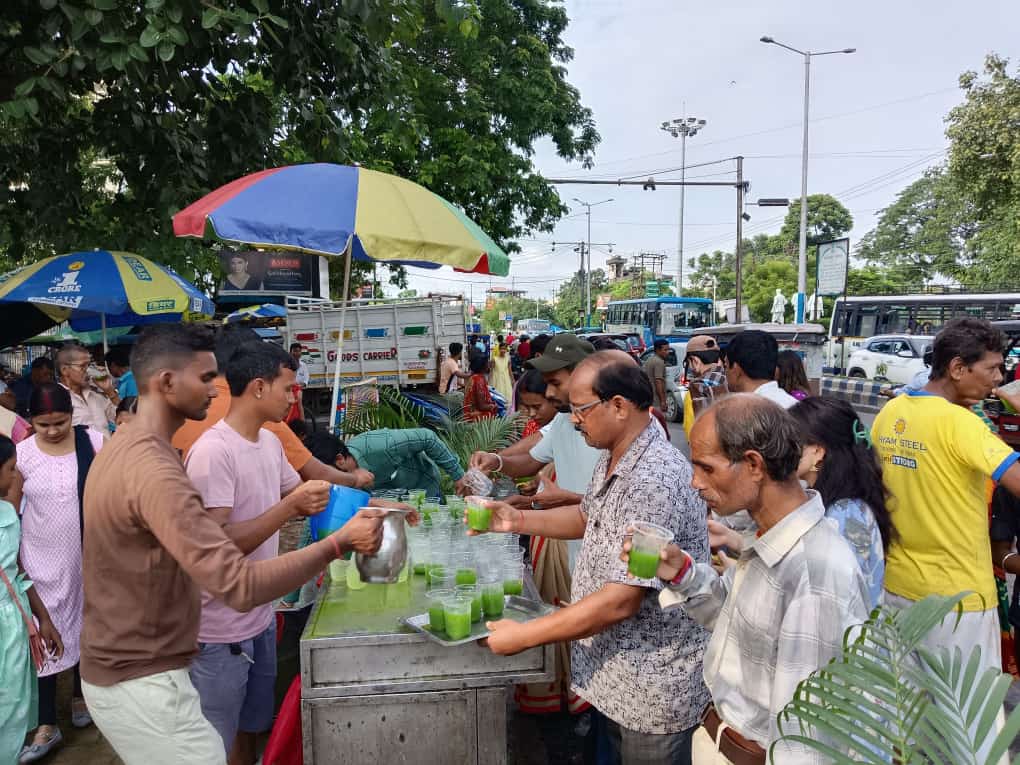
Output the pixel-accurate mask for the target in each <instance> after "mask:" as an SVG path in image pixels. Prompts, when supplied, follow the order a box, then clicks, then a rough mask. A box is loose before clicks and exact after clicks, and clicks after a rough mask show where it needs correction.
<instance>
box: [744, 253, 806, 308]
mask: <svg viewBox="0 0 1020 765" xmlns="http://www.w3.org/2000/svg"><path fill="white" fill-rule="evenodd" d="M777 289H781V290H782V291H783V294H784V295H785V296H786V299H787V301H788V303H792V302H793V301H792V298H793V295H794V294H795V293H796V292H797V267H796V266H795V265H794V264H793V263H790V262H789V261H788V260H770V261H768V262H767V263H762V264H761V265H760V266H758V268H756V269H754V271H751V272H749V273H748V274H747V276H746V277H745V278H744V289H743V293H744V294H743V298H744V303H745V304H746V305H747V310H748V311H750V313H751V319H752V320H753V321H768V320H769V319H770V318H771V316H772V300H773V298H774V297H775V295H776V290H777ZM793 316H794V307H793V305H791V304H788V305H787V306H786V321H793Z"/></svg>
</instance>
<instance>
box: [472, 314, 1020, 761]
mask: <svg viewBox="0 0 1020 765" xmlns="http://www.w3.org/2000/svg"><path fill="white" fill-rule="evenodd" d="M585 346H586V344H584V343H583V341H578V340H576V339H573V338H571V337H570V336H557V337H555V338H554V339H553V342H552V343H551V345H550V347H548V348H547V349H546V352H545V354H543V357H542V359H540V360H538V361H536V362H533V363H532V364H531V365H530V366H532V367H533V368H534V369H536V370H538V371H541V372H542V373H543V376H544V377H545V380H546V383H547V393H546V395H547V397H549V398H550V399H552V400H553V401H554V402H555V403H556V404H557V407H558V409H559V413H558V414H557V415H556V418H554V419H553V420H552V422H551V423H550V424H549V425H547V426H545V428H543V429H542V431H541V432H542V433H543V435H542V437H541V440H540V441H538V443H537V444H536V443H528V441H527V440H525V442H522V444H519V445H515V446H514V447H511V449H508V450H505V451H503V452H501V453H498V454H482V453H480V454H476V455H475V456H474V457H473V458H472V465H473V466H475V467H478V468H480V469H484V470H489V471H496V470H498V471H500V472H503V473H506V474H509V475H523V474H528V473H531V472H532V471H534V470H536V468H538V467H540V465H541V463H543V462H548V461H554V462H555V464H556V472H557V475H558V476H559V475H561V474H562V473H563V469H562V463H561V460H564V459H569V458H568V457H566V455H567V454H570V453H573V454H583V453H584V449H586V448H587V449H590V450H591V452H590V454H591V455H592V456H594V459H593V460H592V461H590V462H589V463H587V465H586V466H585V467H584V468H582V467H581V466H580V465H579V464H577V463H575V464H574V465H573V470H572V473H573V475H572V476H571V479H572V480H574V481H576V482H577V483H576V484H575V485H577V486H578V491H577V492H576V493H574V494H573V495H568V494H560V492H559V490H557V492H556V499H555V501H556V505H555V507H551V508H547V507H545V506H544V503H543V502H542V501H541V500H539V501H538V502H536V503H535V505H534V506H533V509H532V507H529V506H528V505H527V504H526V503H525V502H524V501H521V500H520V499H518V498H514V497H511V498H509V500H507V501H505V502H504V501H490V502H489V503H488V504H489V506H490V507H491V509H492V511H493V518H494V521H493V526H492V529H493V530H494V531H500V532H516V533H520V534H531V535H533V536H534V537H537V538H541V539H559V540H571V541H574V542H575V543H577V542H579V548H578V550H577V555H576V559H575V560H574V561H571V562H570V564H569V568H570V574H571V575H572V582H571V586H570V593H569V598H568V600H566V601H564V602H565V603H569V605H566V606H565V607H563V608H561V609H559V610H557V611H556V612H554V613H553V614H550V615H549V616H545V617H542V618H539V619H536V620H534V621H531V622H527V623H523V624H520V623H516V622H511V621H500V622H496V623H494V624H491V625H490V628H491V630H492V634H491V635H490V636H489V638H488V640H487V642H488V645H489V647H490V649H491V650H492V651H494V652H495V653H499V654H513V653H517V652H519V651H522V650H525V649H527V648H530V647H533V646H537V645H541V644H544V643H550V642H554V643H557V642H558V643H564V644H569V650H570V655H569V665H568V666H567V667H561V672H562V676H561V688H560V692H561V693H562V694H563V697H564V700H566V692H567V691H570V692H573V693H576V694H577V695H579V696H580V697H582V698H583V699H584V700H585V701H586V702H588V704H590V706H591V707H592V709H591V712H590V714H592V715H593V717H594V720H595V725H594V726H593V728H594V731H595V732H594V734H593V735H594V744H595V750H596V758H599V757H602V756H605V757H606V758H607V759H605V760H600V761H608V762H614V761H615V762H623V763H628V764H632V763H653V762H654V763H662V762H670V763H690V762H694V763H698V764H699V765H700V764H701V763H717V762H718V763H729V762H732V763H764V762H765V761H766V757H767V754H766V753H767V752H768V751H769V750H770V748H771V749H772V755H771V756H772V758H773V759H772V761H773V762H776V763H783V765H786V764H787V763H795V764H796V763H823V762H827V761H828V759H827V758H826V757H825V756H824V755H823V754H821V753H819V752H818V751H817V750H814V749H811V748H810V747H807V746H805V745H803V744H802V743H800V742H798V741H797V740H796V738H788V737H783V736H781V735H780V733H779V730H778V727H777V717H778V715H779V712H780V711H781V710H782V709H783V708H784V707H785V706H786V704H788V703H789V702H790V700H791V699H792V698H793V694H794V690H795V688H796V687H797V685H798V683H800V682H801V681H802V680H804V679H805V678H806V677H807V676H808V675H809V674H811V673H812V672H813V671H815V670H818V669H820V668H822V667H824V666H825V665H826V664H827V663H828V662H829V661H830V660H831V659H833V658H834V657H836V656H838V655H839V654H840V653H841V652H842V647H843V640H844V635H845V634H846V633H847V630H849V629H851V628H854V627H856V626H857V625H860V624H861V623H863V622H864V621H865V620H866V619H867V617H868V615H869V613H870V612H871V610H872V609H873V608H874V607H875V606H878V605H882V604H885V605H886V606H890V607H896V608H905V607H908V606H910V605H912V604H913V603H916V602H917V601H919V600H921V599H923V598H924V597H926V596H927V595H930V594H941V595H956V594H957V593H960V592H965V591H970V592H972V593H973V594H972V595H969V596H967V598H965V600H964V601H963V609H964V611H963V615H962V617H961V619H960V623H959V625H958V626H956V622H955V621H954V620H953V619H951V618H950V619H947V620H946V622H945V623H944V624H943V625H942V626H941V627H939V628H938V629H937V630H935V631H934V632H933V633H932V634H930V635H928V636H926V638H925V640H924V643H925V645H927V646H929V647H932V648H937V647H950V648H953V647H959V648H960V649H961V650H963V651H964V653H965V654H969V653H970V650H971V649H972V648H973V646H975V645H980V646H981V647H982V653H981V660H980V661H981V665H982V666H983V667H995V668H999V667H1001V655H1000V647H999V637H1000V633H999V626H998V621H997V616H996V603H997V599H996V593H995V584H994V579H993V554H994V555H995V556H996V558H995V560H994V564H996V565H1000V566H1001V567H1002V568H1004V569H1006V570H1007V571H1017V570H1020V558H1018V557H1017V552H1016V551H1015V549H1014V548H1013V545H1014V544H1015V542H1016V541H1017V535H1018V532H1017V528H1020V525H1018V521H1017V520H1016V519H1014V518H1013V513H1014V512H1015V511H1016V509H1017V505H1018V504H1020V503H1017V502H1016V500H1015V499H1014V498H1015V497H1016V496H1018V495H1020V464H1018V456H1020V455H1018V453H1016V452H1014V451H1012V450H1011V449H1010V448H1009V447H1008V446H1007V445H1006V444H1005V443H1004V442H1002V441H1001V440H999V438H998V437H997V435H996V434H995V433H993V432H992V431H991V430H990V429H989V428H988V427H987V425H986V424H985V423H984V422H983V421H982V420H981V419H980V418H979V417H977V416H975V414H974V412H972V411H971V410H970V407H971V406H974V405H976V404H978V403H979V402H981V401H982V400H984V399H985V398H986V397H987V396H988V395H989V394H991V393H992V392H993V391H996V390H997V386H998V385H999V384H1000V383H1001V382H1002V373H1001V368H1002V365H1003V361H1004V360H1003V350H1004V343H1003V338H1002V337H1001V335H1000V334H999V333H998V332H996V331H995V330H994V329H993V328H992V327H991V325H989V324H988V323H987V322H983V321H979V320H974V319H964V320H958V321H955V322H952V323H951V324H949V325H947V326H946V327H945V328H944V329H943V330H942V332H941V333H940V334H939V335H938V337H937V339H936V340H935V344H934V352H933V363H932V370H931V374H930V379H929V382H928V383H927V384H926V385H925V386H924V387H923V388H922V389H921V390H919V391H913V392H909V391H908V392H906V393H905V394H904V395H903V396H901V397H899V398H897V399H896V400H894V401H891V402H890V403H888V404H886V406H885V408H884V409H883V410H882V412H881V413H880V414H879V416H878V417H877V418H876V420H875V422H874V424H873V426H872V427H871V428H868V427H867V426H866V425H865V423H864V422H863V421H862V420H861V418H860V417H859V416H858V415H857V413H856V412H855V411H854V409H853V408H852V407H851V406H850V405H849V404H846V403H843V402H839V401H832V400H828V399H822V398H817V397H813V396H811V395H810V392H809V390H808V387H809V386H808V385H807V381H806V379H804V377H803V376H802V373H801V374H798V373H797V372H796V370H793V371H791V369H790V368H789V366H786V362H783V361H782V360H781V355H780V353H779V351H778V346H777V343H776V341H775V339H774V338H772V337H771V336H770V335H768V334H766V333H764V332H758V331H754V330H747V331H745V332H742V333H740V334H738V335H737V336H736V337H735V338H734V339H733V340H732V341H731V342H730V343H729V345H728V346H727V347H726V349H725V351H723V349H721V348H719V346H718V345H717V343H716V342H715V340H714V338H711V337H708V336H699V337H696V338H694V339H693V340H692V341H691V343H689V344H688V347H687V358H686V359H685V365H686V367H687V370H688V382H689V385H690V391H691V395H690V396H689V398H690V399H691V400H692V407H694V408H695V416H693V417H690V418H689V420H690V421H691V422H690V423H689V424H690V427H691V430H690V438H689V442H690V453H691V457H690V461H688V460H687V459H686V458H685V457H684V456H683V454H682V453H681V452H680V451H678V450H675V449H672V448H664V447H663V444H664V443H665V439H664V438H663V435H662V432H661V429H660V428H659V427H657V426H656V424H655V423H654V422H651V421H650V420H649V416H648V412H649V410H650V408H651V406H652V404H653V402H654V401H655V398H656V390H655V388H654V387H653V379H654V375H645V374H642V373H641V371H640V370H639V369H638V367H637V366H636V365H635V364H634V362H633V360H632V359H631V358H630V357H629V356H628V355H627V354H624V353H622V352H614V351H602V352H594V349H592V348H591V347H590V346H587V347H585ZM798 361H799V360H798ZM781 383H782V384H781ZM998 393H999V395H1000V396H1001V397H1003V398H1007V400H1011V401H1012V403H1014V404H1015V403H1020V402H1017V401H1016V397H1010V396H1009V394H1007V393H1006V392H1005V391H998ZM798 394H799V395H798ZM557 422H561V423H564V426H563V430H562V432H561V433H560V434H559V435H560V438H562V441H561V440H554V441H552V442H550V444H553V443H554V444H555V445H556V446H557V447H558V448H557V452H556V453H555V454H554V455H552V456H551V457H550V455H549V453H548V452H545V451H543V449H544V448H546V447H547V446H549V445H550V444H546V443H545V437H546V435H553V434H554V433H555V432H556V431H555V430H554V429H555V428H556V425H557ZM529 447H530V449H529V451H528V452H527V453H523V449H524V448H529ZM571 450H572V452H571ZM582 469H583V470H585V471H586V474H587V475H586V477H587V480H585V477H582V476H581V475H579V474H578V473H579V471H580V470H582ZM589 470H590V472H587V471H589ZM990 482H994V483H996V484H998V489H997V490H996V493H995V508H996V519H997V524H996V528H995V530H994V532H993V535H992V536H990V534H989V525H988V514H987V513H988V495H987V486H988V484H989V483H990ZM585 484H586V485H585ZM582 485H583V488H581V486H582ZM540 494H541V493H540ZM540 494H539V495H536V496H540ZM1006 518H1010V519H1011V520H1009V521H1007V520H1006ZM636 522H650V523H654V524H656V525H658V526H661V527H663V528H665V529H667V530H668V532H669V533H670V534H671V535H672V540H673V541H672V542H671V543H670V544H669V545H668V546H667V547H666V548H665V550H664V551H663V554H662V560H661V562H660V565H659V569H658V572H657V576H656V577H654V578H649V579H635V578H634V577H632V576H631V575H629V574H628V570H627V564H626V561H627V559H628V556H629V552H630V542H629V541H626V540H628V539H629V535H630V533H631V531H632V525H633V524H634V523H636ZM992 539H995V540H997V541H996V542H994V543H993V542H992ZM621 545H622V550H621ZM993 550H994V553H993ZM1015 603H1016V599H1014V604H1015ZM1014 610H1016V609H1015V608H1014ZM547 690H549V689H547ZM999 723H1000V724H1001V719H1000V721H999ZM791 730H792V732H794V733H796V732H797V730H796V728H795V726H793V725H792V724H788V725H787V727H786V731H785V732H786V733H787V734H789V733H790V732H791ZM824 743H828V744H829V745H832V746H836V747H837V748H839V746H840V745H839V744H838V743H834V742H824Z"/></svg>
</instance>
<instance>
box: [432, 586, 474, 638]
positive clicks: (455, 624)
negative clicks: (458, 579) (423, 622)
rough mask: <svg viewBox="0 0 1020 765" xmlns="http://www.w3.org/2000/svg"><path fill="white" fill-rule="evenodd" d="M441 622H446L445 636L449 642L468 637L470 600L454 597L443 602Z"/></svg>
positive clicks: (459, 596)
mask: <svg viewBox="0 0 1020 765" xmlns="http://www.w3.org/2000/svg"><path fill="white" fill-rule="evenodd" d="M430 618H431V617H430ZM443 620H444V621H445V622H446V636H447V637H448V638H450V640H463V639H464V638H466V637H467V636H468V635H470V634H471V598H470V597H465V596H463V595H454V596H452V597H448V598H446V599H445V600H443Z"/></svg>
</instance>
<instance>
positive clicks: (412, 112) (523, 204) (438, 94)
mask: <svg viewBox="0 0 1020 765" xmlns="http://www.w3.org/2000/svg"><path fill="white" fill-rule="evenodd" d="M430 8H431V4H430V3H429V2H423V4H422V13H423V16H424V18H425V23H424V25H423V27H422V28H421V29H420V31H419V32H418V33H417V34H416V35H415V36H414V37H413V38H409V39H406V40H401V43H402V44H401V45H400V46H399V47H396V48H394V49H393V51H392V54H393V58H394V66H393V68H392V69H391V71H390V76H389V77H388V78H387V79H386V85H387V86H388V87H387V90H388V92H389V93H392V97H388V98H387V99H386V101H385V102H384V103H379V104H378V105H377V108H374V109H370V110H365V111H364V112H362V114H361V115H359V117H358V118H357V119H355V121H354V122H353V124H352V126H351V133H352V136H353V141H354V143H355V145H356V147H357V154H359V155H363V156H364V157H366V158H368V159H370V160H371V163H372V166H373V167H375V168H377V169H381V170H386V171H390V172H395V173H397V174H398V175H401V176H403V177H407V178H411V179H413V180H416V181H418V182H419V183H422V184H423V185H425V186H427V187H428V188H430V189H432V190H433V191H435V192H436V193H438V194H440V195H441V196H444V197H446V198H447V199H450V200H452V201H454V202H456V203H458V204H460V205H461V206H462V207H463V208H464V210H465V212H467V214H468V216H470V217H471V218H472V219H473V220H475V221H476V222H477V223H478V224H479V225H480V226H481V227H482V228H483V229H484V230H485V231H486V232H487V233H488V234H489V235H490V236H493V237H494V238H495V239H496V240H497V241H501V242H507V243H509V242H511V240H513V238H514V237H517V236H520V235H521V234H522V233H524V232H526V231H530V230H542V231H548V230H551V229H552V226H553V224H554V223H555V222H556V220H558V219H559V218H560V217H561V216H562V215H563V213H564V212H566V207H565V206H564V205H563V204H562V202H561V201H560V199H559V197H558V195H557V194H556V192H555V191H554V190H553V188H552V187H551V186H549V185H548V184H547V183H546V182H545V181H544V180H543V179H542V178H541V176H539V175H538V173H537V171H536V169H535V167H534V165H533V164H532V161H531V157H532V155H533V153H534V145H535V142H536V140H537V139H539V138H540V137H543V136H547V137H549V138H550V139H551V140H552V143H553V145H554V146H555V147H556V151H557V153H558V154H559V155H560V156H561V157H563V158H564V159H571V160H582V161H583V162H586V163H590V159H591V152H592V150H593V149H594V147H595V145H596V144H597V143H598V140H599V136H598V133H597V132H596V131H595V125H594V120H593V117H592V113H591V111H590V110H589V109H587V108H585V107H584V106H582V105H581V101H580V96H579V94H578V92H577V90H576V89H575V88H574V87H573V86H572V85H570V84H569V83H568V82H567V80H566V68H565V64H566V63H567V62H569V61H570V60H571V58H573V51H572V50H571V49H570V48H569V47H567V46H566V45H565V44H564V42H563V40H562V34H563V32H564V30H565V29H566V26H567V15H566V11H565V10H564V8H563V7H562V6H561V5H559V4H558V3H554V2H548V1H547V0H529V1H528V2H521V1H520V0H479V2H478V9H479V11H480V14H481V23H480V24H478V26H477V34H475V35H471V36H465V35H463V34H460V33H459V31H458V30H457V29H451V28H450V27H449V26H448V25H444V24H441V23H438V20H437V19H433V18H432V15H433V13H434V12H433V11H431V10H430ZM509 246H510V248H511V249H516V246H515V245H513V244H512V243H511V244H510V245H509Z"/></svg>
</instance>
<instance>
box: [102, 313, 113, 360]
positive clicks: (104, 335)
mask: <svg viewBox="0 0 1020 765" xmlns="http://www.w3.org/2000/svg"><path fill="white" fill-rule="evenodd" d="M99 326H100V327H102V328H103V359H104V361H103V363H104V364H105V363H106V361H105V359H106V352H107V351H109V350H110V346H109V345H107V343H106V314H105V313H101V314H99Z"/></svg>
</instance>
